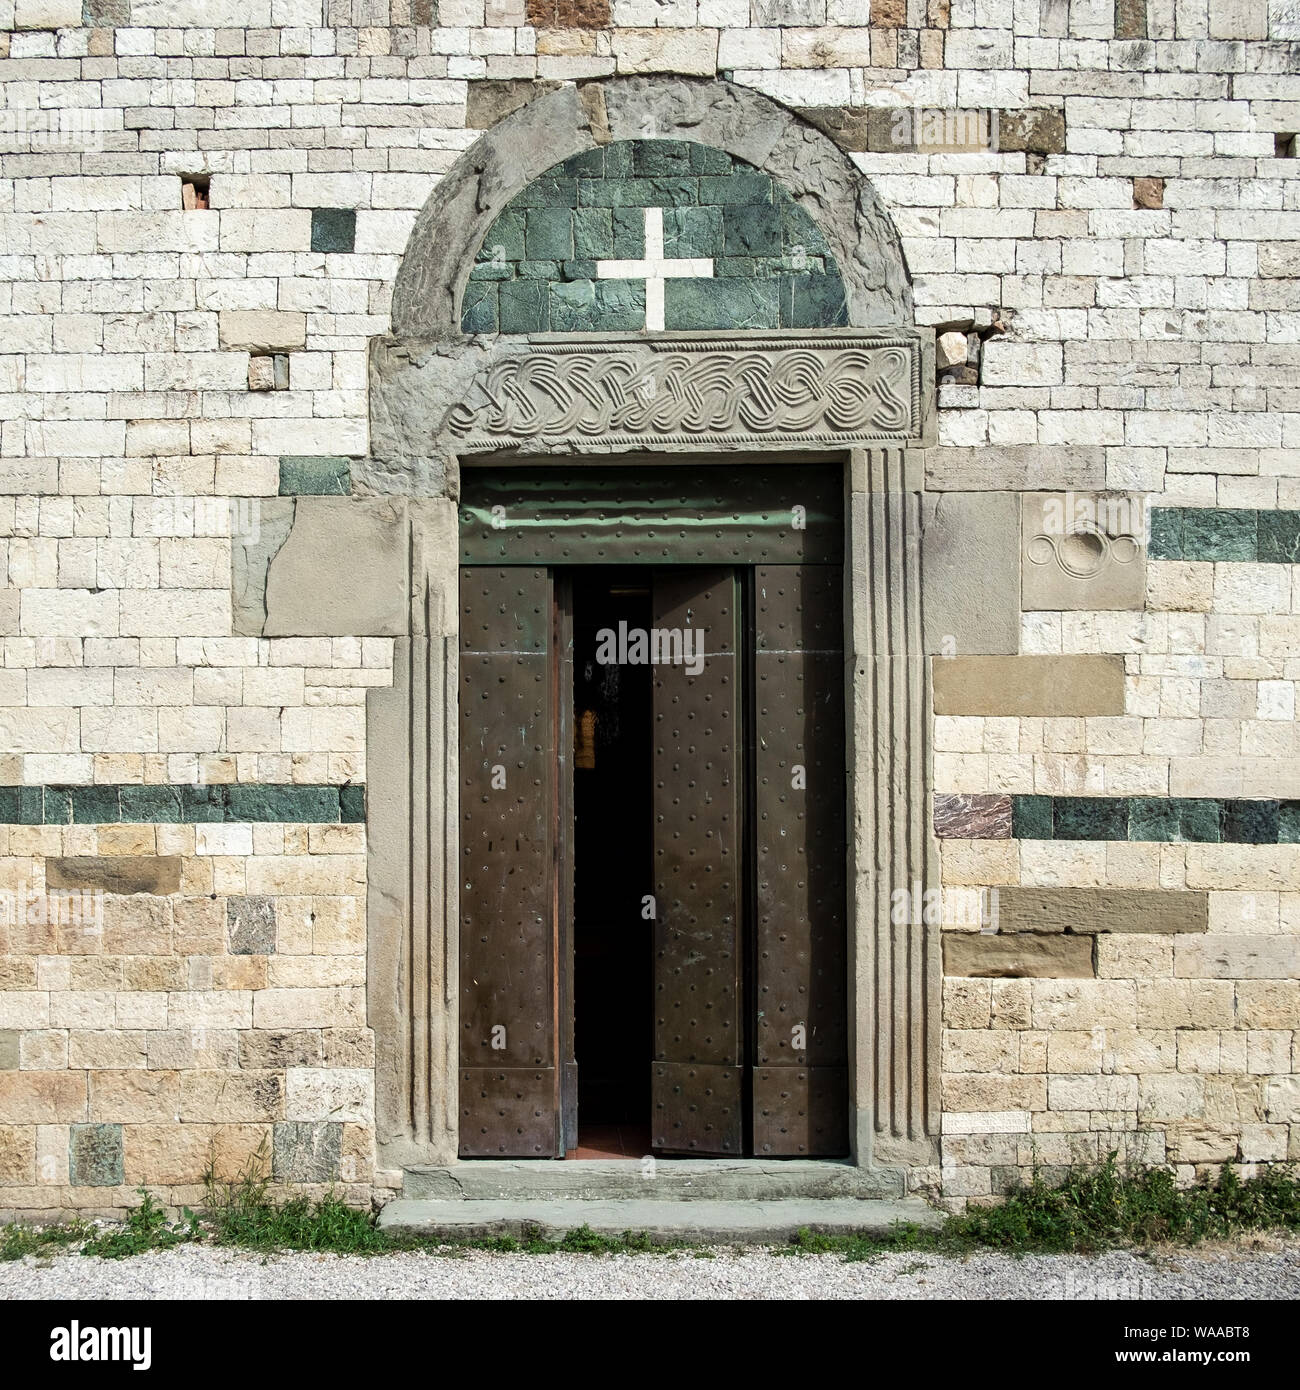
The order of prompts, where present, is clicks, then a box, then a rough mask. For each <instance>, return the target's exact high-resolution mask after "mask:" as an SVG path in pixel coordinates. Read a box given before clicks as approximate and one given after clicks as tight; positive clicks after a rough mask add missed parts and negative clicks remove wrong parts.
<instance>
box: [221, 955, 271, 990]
mask: <svg viewBox="0 0 1300 1390" xmlns="http://www.w3.org/2000/svg"><path fill="white" fill-rule="evenodd" d="M212 988H213V989H265V988H266V957H265V956H214V957H213V958H212Z"/></svg>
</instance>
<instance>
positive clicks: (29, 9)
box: [13, 0, 81, 29]
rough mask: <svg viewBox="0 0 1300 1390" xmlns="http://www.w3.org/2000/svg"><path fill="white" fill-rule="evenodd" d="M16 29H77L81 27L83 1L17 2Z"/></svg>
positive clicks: (34, 0) (22, 0) (17, 0)
mask: <svg viewBox="0 0 1300 1390" xmlns="http://www.w3.org/2000/svg"><path fill="white" fill-rule="evenodd" d="M13 17H14V20H13V22H14V28H15V29H76V28H79V27H80V25H81V0H16V3H15V5H14V8H13Z"/></svg>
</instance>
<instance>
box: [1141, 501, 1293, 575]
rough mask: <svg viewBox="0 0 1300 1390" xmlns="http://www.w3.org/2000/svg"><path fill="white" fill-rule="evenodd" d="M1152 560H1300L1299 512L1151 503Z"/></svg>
mask: <svg viewBox="0 0 1300 1390" xmlns="http://www.w3.org/2000/svg"><path fill="white" fill-rule="evenodd" d="M1147 556H1148V558H1149V559H1152V560H1245V561H1247V562H1252V563H1258V564H1265V565H1297V564H1300V512H1289V511H1254V510H1251V509H1249V508H1240V509H1237V508H1230V507H1152V509H1151V540H1150V544H1149V546H1148V549H1147Z"/></svg>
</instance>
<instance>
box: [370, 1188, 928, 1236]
mask: <svg viewBox="0 0 1300 1390" xmlns="http://www.w3.org/2000/svg"><path fill="white" fill-rule="evenodd" d="M942 1219H943V1218H942V1215H941V1214H940V1213H939V1212H938V1211H936V1210H935V1209H934V1208H933V1207H931V1206H928V1205H927V1204H926V1203H925V1202H923V1201H921V1199H920V1198H919V1197H904V1198H895V1199H893V1200H888V1201H881V1200H857V1199H854V1198H852V1197H828V1198H822V1199H820V1200H818V1199H815V1198H793V1197H792V1198H783V1199H778V1200H773V1201H743V1200H732V1201H716V1200H705V1201H690V1202H682V1201H647V1200H644V1199H642V1200H624V1201H612V1200H611V1201H591V1200H582V1199H576V1198H570V1199H566V1200H556V1201H538V1200H531V1201H530V1200H527V1199H515V1200H504V1199H501V1200H483V1201H462V1200H455V1199H453V1200H450V1201H410V1200H406V1199H399V1200H398V1201H395V1202H390V1203H389V1204H388V1205H387V1206H386V1207H385V1208H384V1209H383V1211H382V1212H380V1214H379V1228H380V1230H382V1231H387V1232H389V1233H390V1234H397V1235H416V1236H425V1237H431V1238H437V1237H439V1236H445V1237H454V1238H460V1239H479V1238H486V1237H491V1236H504V1235H512V1236H516V1237H518V1236H521V1235H523V1234H525V1232H536V1233H538V1234H540V1235H541V1236H542V1237H543V1238H545V1239H548V1240H558V1239H561V1238H562V1237H563V1236H565V1235H566V1234H567V1233H568V1232H570V1231H576V1230H579V1229H582V1228H584V1227H585V1228H586V1229H587V1230H590V1231H593V1232H595V1233H596V1234H597V1235H604V1236H621V1235H624V1234H625V1233H627V1232H637V1233H644V1234H646V1235H649V1236H651V1237H653V1238H655V1239H658V1240H664V1241H670V1240H677V1241H683V1240H684V1241H695V1242H701V1243H707V1244H721V1243H726V1244H731V1243H736V1242H745V1243H751V1244H758V1243H772V1242H778V1241H787V1240H789V1239H791V1237H793V1236H794V1235H795V1234H796V1232H798V1231H801V1230H809V1231H815V1232H818V1233H821V1234H836V1235H854V1234H869V1235H884V1234H886V1233H887V1232H888V1231H890V1230H891V1229H892V1228H893V1227H894V1226H895V1224H896V1223H899V1222H910V1223H912V1224H914V1225H917V1226H926V1227H934V1226H937V1225H938V1224H939V1223H940V1221H941V1220H942Z"/></svg>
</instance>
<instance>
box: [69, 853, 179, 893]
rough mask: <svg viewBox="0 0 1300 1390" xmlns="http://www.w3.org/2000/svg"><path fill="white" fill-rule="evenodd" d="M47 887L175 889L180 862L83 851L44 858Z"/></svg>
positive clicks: (171, 857)
mask: <svg viewBox="0 0 1300 1390" xmlns="http://www.w3.org/2000/svg"><path fill="white" fill-rule="evenodd" d="M45 882H46V885H47V886H48V887H50V888H80V889H82V890H85V891H90V892H96V891H98V892H102V893H123V894H126V893H154V894H161V895H166V894H168V893H175V892H177V891H179V889H180V884H181V861H180V858H179V857H178V856H176V855H133V854H121V855H117V854H112V855H105V854H87V855H75V856H72V857H69V858H60V859H47V860H46V861H45Z"/></svg>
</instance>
